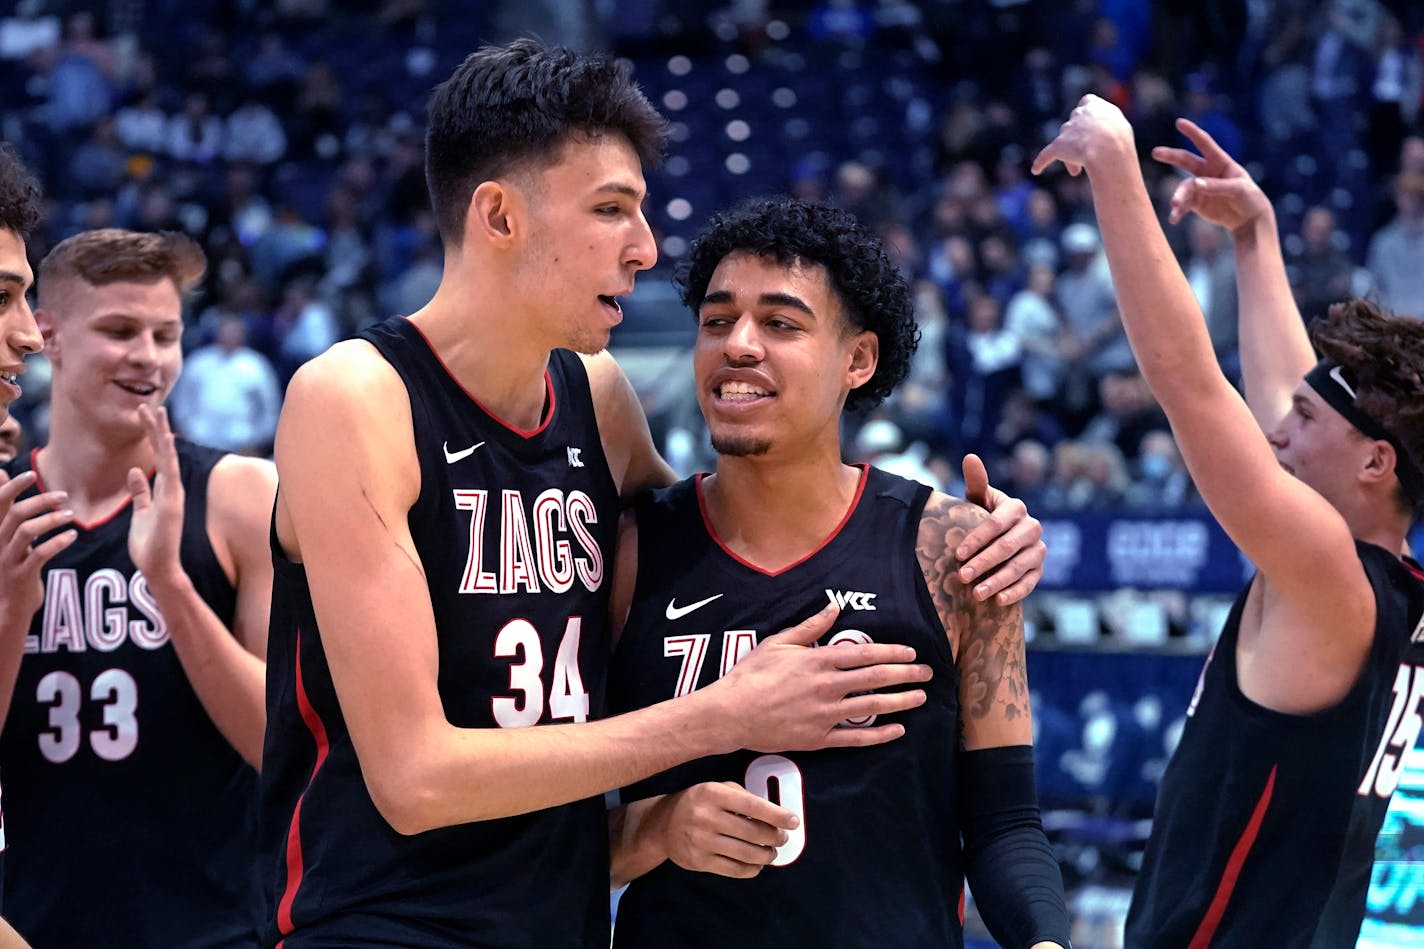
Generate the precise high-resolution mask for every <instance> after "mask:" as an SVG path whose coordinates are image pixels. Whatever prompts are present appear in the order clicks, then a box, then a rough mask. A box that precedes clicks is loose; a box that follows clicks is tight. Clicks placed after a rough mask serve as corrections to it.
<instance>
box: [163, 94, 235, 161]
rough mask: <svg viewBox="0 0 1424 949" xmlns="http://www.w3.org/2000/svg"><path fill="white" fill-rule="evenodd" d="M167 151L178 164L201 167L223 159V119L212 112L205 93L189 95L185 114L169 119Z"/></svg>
mask: <svg viewBox="0 0 1424 949" xmlns="http://www.w3.org/2000/svg"><path fill="white" fill-rule="evenodd" d="M167 151H168V154H169V155H170V156H172V157H173V158H176V159H178V160H179V161H191V162H194V163H196V164H200V165H205V164H207V163H209V162H211V161H213V160H214V159H216V158H219V157H221V155H222V151H223V123H222V119H220V118H218V117H217V116H216V115H213V114H212V112H210V111H209V109H208V97H207V96H206V95H204V94H203V93H201V92H192V93H189V94H188V97H187V98H186V99H184V100H183V111H182V112H179V113H178V114H177V115H175V116H173V117H172V118H171V119H169V120H168V146H167Z"/></svg>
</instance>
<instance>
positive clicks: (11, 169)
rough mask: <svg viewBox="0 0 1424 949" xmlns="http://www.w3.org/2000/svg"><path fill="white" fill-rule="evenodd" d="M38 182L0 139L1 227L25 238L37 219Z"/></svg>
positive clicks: (39, 203)
mask: <svg viewBox="0 0 1424 949" xmlns="http://www.w3.org/2000/svg"><path fill="white" fill-rule="evenodd" d="M41 207H42V199H41V195H40V184H39V182H38V181H36V180H35V176H34V175H32V174H30V171H29V169H28V168H26V167H25V163H24V162H22V161H20V156H19V155H18V154H17V153H16V152H15V149H14V148H12V147H11V146H10V145H9V144H8V143H4V142H0V228H4V229H6V230H9V231H14V232H15V233H16V234H18V235H19V236H20V240H22V241H27V240H29V239H30V234H31V233H32V232H33V231H34V229H35V227H36V226H37V225H38V224H39V223H40V209H41Z"/></svg>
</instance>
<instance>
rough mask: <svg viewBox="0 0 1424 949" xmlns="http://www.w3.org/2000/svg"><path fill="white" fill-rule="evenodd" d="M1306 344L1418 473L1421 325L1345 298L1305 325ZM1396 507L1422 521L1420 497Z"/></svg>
mask: <svg viewBox="0 0 1424 949" xmlns="http://www.w3.org/2000/svg"><path fill="white" fill-rule="evenodd" d="M1310 342H1311V344H1312V345H1313V346H1314V347H1315V349H1316V351H1317V352H1319V353H1320V355H1321V356H1323V357H1325V358H1327V359H1331V360H1333V361H1335V362H1337V363H1339V364H1340V365H1342V366H1344V367H1345V369H1346V370H1347V371H1348V372H1349V373H1350V375H1351V376H1352V377H1353V379H1354V381H1355V393H1356V395H1355V407H1356V408H1358V409H1359V410H1360V411H1361V412H1363V413H1364V414H1365V415H1368V416H1369V417H1370V418H1372V419H1374V420H1375V421H1376V422H1378V423H1379V424H1380V425H1382V426H1384V429H1385V431H1387V432H1389V433H1390V434H1391V435H1393V436H1394V439H1395V441H1396V442H1398V445H1399V447H1400V448H1401V449H1402V450H1403V451H1404V452H1405V453H1406V454H1407V455H1408V456H1409V460H1410V461H1412V462H1413V463H1414V466H1415V467H1416V468H1418V469H1420V470H1421V471H1424V321H1421V320H1419V319H1416V318H1414V317H1410V316H1397V315H1395V314H1393V313H1390V312H1388V311H1387V310H1385V309H1383V308H1382V307H1380V306H1379V305H1377V304H1375V303H1373V302H1371V301H1369V300H1346V301H1345V302H1343V303H1336V304H1334V305H1333V306H1331V307H1330V309H1329V310H1328V311H1327V313H1326V315H1325V316H1324V317H1321V318H1318V319H1316V320H1315V321H1313V322H1312V323H1311V325H1310ZM1399 501H1400V506H1401V509H1402V510H1403V511H1405V512H1406V513H1407V514H1409V515H1410V516H1411V517H1412V518H1413V519H1416V520H1417V519H1418V518H1420V517H1424V497H1414V498H1411V497H1407V496H1406V495H1405V494H1404V491H1403V488H1402V487H1401V489H1400V498H1399Z"/></svg>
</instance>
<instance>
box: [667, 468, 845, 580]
mask: <svg viewBox="0 0 1424 949" xmlns="http://www.w3.org/2000/svg"><path fill="white" fill-rule="evenodd" d="M852 467H854V468H859V469H860V481H859V482H858V483H857V484H856V486H855V497H853V498H851V499H850V507H848V508H846V512H845V517H842V518H841V522H840V523H839V524H837V525H836V526H835V529H833V530H832V531H831V533H830V534H829V535H828V536H827V537H826V539H825V540H823V541H821V542H820V543H819V544H817V545H816V549H815V550H813V551H811V552H810V553H808V554H807V555H806V556H804V557H802V558H801V559H800V560H796V561H793V562H791V563H789V564H787V565H786V566H784V567H782V568H781V569H780V570H767V569H765V568H764V567H758V566H757V565H756V564H754V563H752V562H751V561H750V560H747V559H745V558H744V557H740V556H738V555H737V554H736V552H735V551H733V550H732V548H730V547H728V546H727V545H726V544H724V543H722V538H720V537H718V536H717V530H716V528H714V527H713V526H712V518H711V517H709V516H708V514H707V500H706V499H705V498H704V497H703V496H702V479H703V478H704V477H705V476H706V475H707V472H705V471H700V472H698V473H697V478H696V480H695V481H694V482H693V484H694V486H695V487H696V489H697V510H698V512H700V513H701V514H702V526H703V527H705V528H707V536H708V537H711V538H712V542H713V543H715V544H716V545H717V546H718V547H721V548H722V552H723V553H724V554H726V555H727V556H728V557H731V558H732V559H733V560H735V561H736V562H737V563H739V564H741V565H742V566H743V567H746V568H747V569H748V570H755V571H756V572H757V573H760V574H762V575H763V576H768V577H779V576H781V575H782V574H783V573H786V572H787V571H788V570H794V569H796V568H797V567H799V566H801V565H802V564H803V563H805V562H806V561H808V560H810V559H811V558H812V557H814V556H816V555H817V554H819V553H820V552H821V551H823V550H825V549H826V547H827V546H829V545H830V543H831V541H833V540H835V539H836V537H837V536H838V535H839V534H840V532H841V531H843V530H844V529H845V526H846V524H848V523H850V518H851V515H852V514H854V513H855V509H856V508H857V507H859V506H860V496H861V495H862V494H864V493H865V483H866V482H867V481H869V480H870V465H868V464H865V463H864V462H861V463H858V464H855V465H852Z"/></svg>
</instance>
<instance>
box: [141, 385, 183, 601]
mask: <svg viewBox="0 0 1424 949" xmlns="http://www.w3.org/2000/svg"><path fill="white" fill-rule="evenodd" d="M138 412H139V417H140V418H141V419H142V420H143V424H144V427H145V429H146V430H147V432H148V441H149V444H151V445H152V446H153V457H154V477H153V488H152V490H150V489H149V486H148V479H147V478H146V477H145V476H144V473H143V472H142V471H140V470H139V469H137V468H130V469H129V485H128V486H129V496H130V497H132V498H133V521H132V523H131V524H130V525H129V556H130V557H132V558H133V562H134V565H135V566H137V567H138V568H139V569H140V570H142V571H143V574H144V576H146V577H149V578H150V580H153V579H157V578H160V577H163V578H167V577H171V576H172V575H174V574H175V573H178V572H181V571H182V569H183V568H182V566H181V564H180V563H179V560H178V550H179V546H180V543H181V541H182V538H183V481H182V478H181V477H180V476H179V474H178V450H177V448H176V447H175V445H174V442H173V432H172V430H171V429H170V428H169V427H168V410H167V409H165V408H163V407H162V406H160V407H159V408H158V409H157V410H154V409H151V408H149V407H148V406H147V405H141V406H139V409H138Z"/></svg>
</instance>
